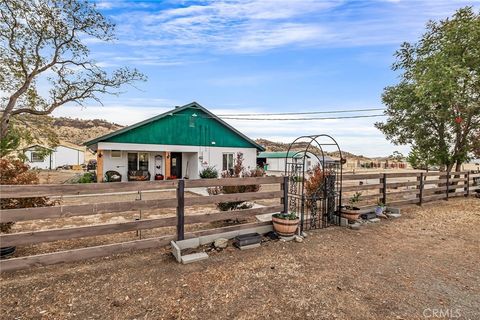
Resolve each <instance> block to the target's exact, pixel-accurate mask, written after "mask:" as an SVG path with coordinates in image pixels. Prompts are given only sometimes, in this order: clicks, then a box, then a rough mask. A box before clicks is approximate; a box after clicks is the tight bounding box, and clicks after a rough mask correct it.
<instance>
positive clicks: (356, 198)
mask: <svg viewBox="0 0 480 320" xmlns="http://www.w3.org/2000/svg"><path fill="white" fill-rule="evenodd" d="M361 197H362V193H361V192H358V191H357V192H355V193H354V194H353V196H351V197H350V199H349V200H348V203H349V204H350V206H352V207H354V206H355V205H356V204H357V203H359V202H360V200H361Z"/></svg>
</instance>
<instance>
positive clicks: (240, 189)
mask: <svg viewBox="0 0 480 320" xmlns="http://www.w3.org/2000/svg"><path fill="white" fill-rule="evenodd" d="M264 175H265V172H264V171H263V170H262V169H260V168H256V169H253V170H250V171H248V170H246V169H245V168H244V166H243V154H242V153H240V152H239V153H237V159H236V161H235V165H234V167H233V173H230V172H229V171H226V172H224V173H222V178H224V179H229V178H240V177H244V178H247V177H263V176H264ZM258 190H260V185H258V184H254V185H246V186H222V187H214V188H209V189H208V193H209V194H210V195H217V194H232V193H245V192H257V191H258ZM217 207H218V209H219V210H221V211H229V210H239V209H248V208H250V207H251V205H249V204H247V203H246V202H245V201H233V202H220V203H217Z"/></svg>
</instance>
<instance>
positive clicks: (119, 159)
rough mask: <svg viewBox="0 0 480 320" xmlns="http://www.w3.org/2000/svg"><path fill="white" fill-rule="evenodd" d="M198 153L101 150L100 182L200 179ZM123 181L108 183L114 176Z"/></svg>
mask: <svg viewBox="0 0 480 320" xmlns="http://www.w3.org/2000/svg"><path fill="white" fill-rule="evenodd" d="M198 159H199V157H198V152H192V151H182V152H179V151H143V150H98V151H97V181H98V182H104V181H122V182H125V181H153V180H169V179H181V178H185V179H198V178H199V173H198V172H199V170H198V162H199V160H198ZM112 171H113V172H116V174H114V176H115V177H118V176H121V178H119V179H118V180H117V179H114V180H108V178H107V177H106V174H107V173H108V175H109V176H110V175H111V173H112Z"/></svg>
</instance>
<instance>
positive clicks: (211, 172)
mask: <svg viewBox="0 0 480 320" xmlns="http://www.w3.org/2000/svg"><path fill="white" fill-rule="evenodd" d="M200 178H202V179H216V178H218V171H217V169H215V167H206V168H205V169H203V170H202V171H201V172H200Z"/></svg>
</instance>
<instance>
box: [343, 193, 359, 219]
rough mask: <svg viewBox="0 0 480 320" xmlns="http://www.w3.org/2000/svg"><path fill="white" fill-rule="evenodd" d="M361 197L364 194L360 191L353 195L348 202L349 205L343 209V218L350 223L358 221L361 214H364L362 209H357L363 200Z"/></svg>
mask: <svg viewBox="0 0 480 320" xmlns="http://www.w3.org/2000/svg"><path fill="white" fill-rule="evenodd" d="M361 196H362V193H361V192H358V191H357V192H355V193H354V194H353V196H352V197H351V198H350V199H349V200H348V204H349V205H348V206H345V207H343V208H342V214H341V215H342V217H344V218H346V219H348V220H350V221H355V220H357V219H358V217H359V216H360V214H362V211H361V210H360V208H359V207H357V204H358V203H359V202H360V200H361Z"/></svg>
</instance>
